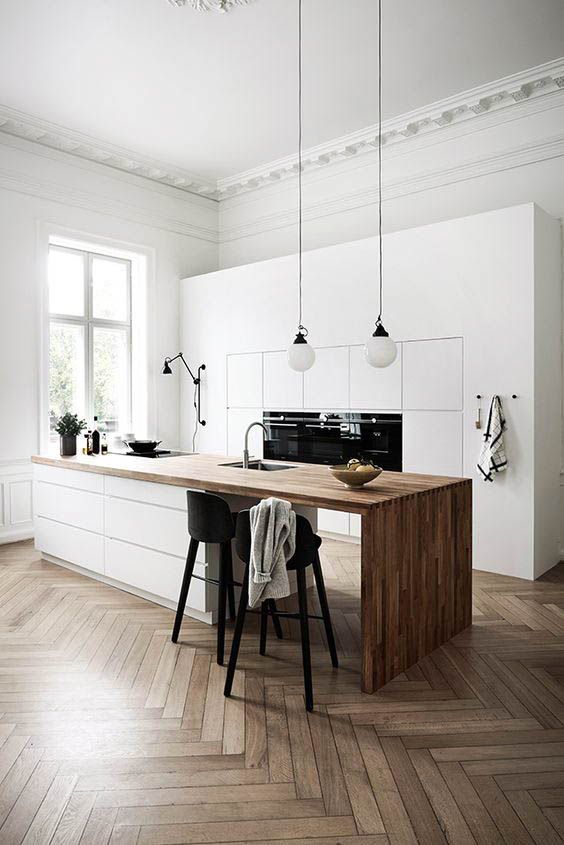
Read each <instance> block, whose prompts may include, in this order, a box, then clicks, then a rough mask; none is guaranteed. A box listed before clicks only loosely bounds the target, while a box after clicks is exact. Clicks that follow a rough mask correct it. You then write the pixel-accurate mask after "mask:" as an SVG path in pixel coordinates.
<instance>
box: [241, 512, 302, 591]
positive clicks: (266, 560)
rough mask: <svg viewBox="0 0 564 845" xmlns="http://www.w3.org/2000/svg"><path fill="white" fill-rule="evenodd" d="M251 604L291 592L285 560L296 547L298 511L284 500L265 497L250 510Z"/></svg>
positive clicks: (288, 558) (291, 554)
mask: <svg viewBox="0 0 564 845" xmlns="http://www.w3.org/2000/svg"><path fill="white" fill-rule="evenodd" d="M250 522H251V566H250V577H249V605H250V606H251V607H255V606H256V605H257V604H260V603H261V602H263V601H265V600H266V599H281V598H284V596H289V595H290V582H289V580H288V572H287V570H286V562H287V561H289V560H290V558H291V557H292V556H293V554H294V552H295V550H296V514H295V513H294V511H293V510H292V505H291V504H290V502H286V501H285V500H284V499H274V498H271V499H262V501H260V502H259V503H258V505H254V507H252V508H251V512H250Z"/></svg>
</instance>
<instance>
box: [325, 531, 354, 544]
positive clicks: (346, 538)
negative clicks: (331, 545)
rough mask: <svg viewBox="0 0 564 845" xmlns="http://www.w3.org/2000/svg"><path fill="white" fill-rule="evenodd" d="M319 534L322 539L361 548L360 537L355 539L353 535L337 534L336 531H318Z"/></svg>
mask: <svg viewBox="0 0 564 845" xmlns="http://www.w3.org/2000/svg"><path fill="white" fill-rule="evenodd" d="M318 534H319V536H320V537H327V539H328V540H340V541H341V542H342V543H352V544H353V545H355V546H360V537H354V536H353V535H352V534H337V533H335V532H334V531H318Z"/></svg>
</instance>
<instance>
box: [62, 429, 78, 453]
mask: <svg viewBox="0 0 564 845" xmlns="http://www.w3.org/2000/svg"><path fill="white" fill-rule="evenodd" d="M72 455H76V434H61V457H62V458H70V457H72Z"/></svg>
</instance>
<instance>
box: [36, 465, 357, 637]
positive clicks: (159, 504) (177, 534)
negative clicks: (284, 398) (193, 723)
mask: <svg viewBox="0 0 564 845" xmlns="http://www.w3.org/2000/svg"><path fill="white" fill-rule="evenodd" d="M34 486H35V502H36V513H35V547H36V549H38V550H39V551H40V552H41V553H42V555H44V556H46V557H47V558H48V559H49V560H53V561H54V562H55V563H61V564H62V565H67V566H70V567H71V568H73V567H78V568H79V569H80V571H81V572H84V573H86V574H89V575H91V576H92V577H93V578H99V579H100V580H103V581H107V582H109V583H111V584H115V585H116V586H118V587H122V588H123V589H124V590H127V591H128V592H132V593H136V594H137V595H141V596H142V597H143V598H148V599H150V600H152V601H154V602H156V603H157V604H163V605H165V606H166V607H174V606H175V605H176V602H177V601H178V596H179V593H180V586H181V583H182V577H183V574H184V566H185V560H186V553H187V550H188V543H189V539H190V538H189V535H188V515H187V510H186V490H185V489H184V488H182V487H175V486H173V485H167V484H155V483H153V482H147V481H137V480H134V479H129V478H119V477H116V476H111V475H98V474H96V473H89V472H81V471H79V470H72V469H61V468H59V467H50V466H47V465H44V464H34ZM225 499H226V500H227V501H228V503H229V505H230V508H231V510H232V511H233V512H234V513H235V512H238V511H241V510H243V509H244V508H249V507H251V506H252V505H253V504H255V503H256V500H255V499H249V498H247V497H242V496H225ZM295 510H296V511H297V512H298V513H301V514H303V515H304V516H306V517H307V518H308V519H309V521H310V522H311V524H312V527H313V529H314V530H316V527H317V511H316V510H315V509H314V508H306V507H296V508H295ZM346 516H347V517H348V514H346ZM233 558H234V574H235V578H236V580H241V576H242V563H241V561H239V559H238V558H237V555H236V553H235V549H233ZM218 571H219V546H218V545H215V544H209V545H207V544H205V543H200V545H199V547H198V553H197V556H196V566H195V569H194V574H195V575H199V576H200V577H204V576H205V575H206V574H209V576H210V577H212V578H217V577H218ZM290 586H291V590H292V592H295V590H296V583H295V578H293V577H292V578H291V579H290ZM216 608H217V589H216V587H215V586H214V585H213V584H206V583H204V582H203V581H200V580H198V579H194V580H193V581H192V583H191V585H190V591H189V593H188V600H187V604H186V610H185V613H186V615H187V616H193V617H194V618H196V619H198V620H200V621H203V622H208V623H210V624H211V623H212V622H214V621H215V616H216Z"/></svg>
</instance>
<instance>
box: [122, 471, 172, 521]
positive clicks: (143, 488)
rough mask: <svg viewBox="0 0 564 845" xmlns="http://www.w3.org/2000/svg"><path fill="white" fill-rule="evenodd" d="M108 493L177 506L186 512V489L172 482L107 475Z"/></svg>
mask: <svg viewBox="0 0 564 845" xmlns="http://www.w3.org/2000/svg"><path fill="white" fill-rule="evenodd" d="M106 495H107V496H115V497H116V498H120V499H132V500H133V501H135V502H146V503H147V504H149V505H162V506H163V507H165V508H176V509H177V510H181V511H184V513H186V489H185V488H184V487H175V486H174V485H172V484H155V483H154V482H152V481H138V480H136V479H133V478H118V477H117V476H115V475H108V476H107V477H106Z"/></svg>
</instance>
